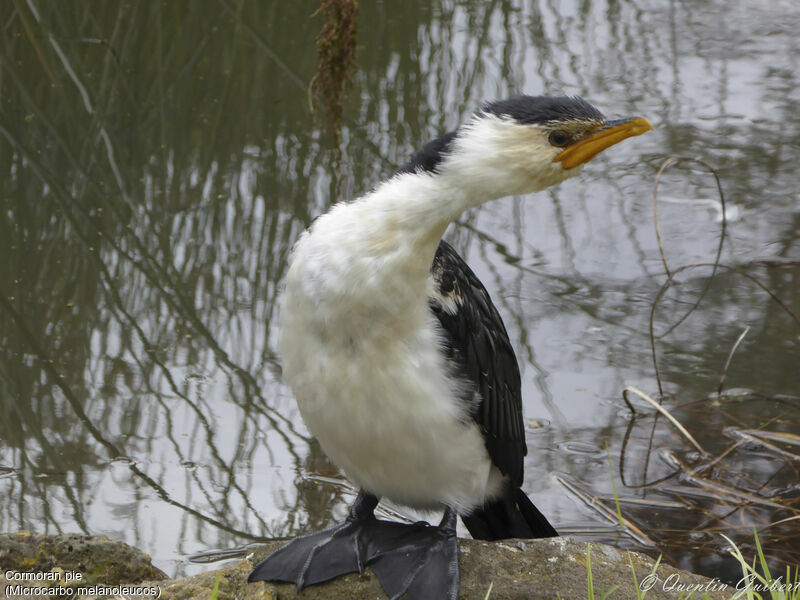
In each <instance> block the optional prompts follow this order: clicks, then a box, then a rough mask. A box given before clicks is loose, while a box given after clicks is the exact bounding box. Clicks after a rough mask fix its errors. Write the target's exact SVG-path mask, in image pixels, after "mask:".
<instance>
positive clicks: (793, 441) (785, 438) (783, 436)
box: [736, 429, 800, 446]
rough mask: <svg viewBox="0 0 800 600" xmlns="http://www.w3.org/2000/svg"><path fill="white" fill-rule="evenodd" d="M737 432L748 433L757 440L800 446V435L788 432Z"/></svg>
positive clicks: (745, 430)
mask: <svg viewBox="0 0 800 600" xmlns="http://www.w3.org/2000/svg"><path fill="white" fill-rule="evenodd" d="M736 431H737V433H738V432H742V433H748V434H750V435H753V436H755V437H757V438H761V439H766V440H771V441H773V442H780V443H782V444H789V445H790V446H800V435H797V434H796V433H787V432H786V431H762V430H758V429H756V430H754V429H737V430H736Z"/></svg>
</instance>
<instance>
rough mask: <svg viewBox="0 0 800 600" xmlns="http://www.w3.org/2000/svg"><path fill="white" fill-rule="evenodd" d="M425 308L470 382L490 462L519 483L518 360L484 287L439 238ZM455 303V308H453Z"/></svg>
mask: <svg viewBox="0 0 800 600" xmlns="http://www.w3.org/2000/svg"><path fill="white" fill-rule="evenodd" d="M431 275H432V276H433V281H434V286H435V287H436V291H437V292H438V294H439V295H440V296H441V298H437V297H436V296H435V295H434V296H432V297H431V298H429V305H430V308H431V311H432V312H433V314H434V315H436V318H437V319H438V320H439V323H440V324H441V326H442V330H443V333H444V341H445V352H446V353H447V356H448V358H449V359H450V360H451V361H452V363H453V364H454V365H455V366H456V370H457V374H458V375H460V376H461V377H462V378H464V379H465V380H466V381H468V382H471V383H473V384H474V386H475V387H474V389H473V390H470V393H469V397H465V401H467V402H472V401H473V396H474V394H473V392H476V391H477V393H478V394H479V400H480V403H479V404H478V403H473V404H474V405H473V407H472V417H473V419H475V422H476V423H478V425H479V426H480V428H481V431H482V432H483V437H484V440H485V441H486V449H487V450H488V451H489V457H490V458H491V459H492V462H493V463H494V464H495V465H496V466H497V467H498V468H499V469H500V471H501V472H502V473H503V474H504V475H506V476H507V477H508V478H509V479H510V480H511V482H512V483H513V484H514V485H515V486H517V487H519V486H520V485H522V479H523V464H522V460H523V457H524V456H525V455H526V454H527V453H528V448H527V446H526V444H525V429H524V425H523V423H522V389H521V384H520V376H519V365H518V364H517V357H516V356H515V355H514V350H513V349H512V347H511V342H510V341H509V339H508V333H506V328H505V326H504V325H503V320H502V319H501V318H500V314H499V313H498V312H497V309H496V308H495V307H494V304H492V300H491V298H490V297H489V293H488V292H487V291H486V288H484V287H483V284H482V283H481V282H480V280H478V278H477V277H476V276H475V273H473V272H472V269H470V268H469V266H467V263H465V262H464V260H463V259H462V258H461V257H460V256H459V255H458V253H457V252H456V251H455V250H454V249H453V247H452V246H450V244H448V243H447V242H445V241H444V240H442V242H441V243H440V244H439V248H438V249H437V251H436V256H435V257H434V259H433V265H432V266H431ZM454 308H455V310H453V309H454Z"/></svg>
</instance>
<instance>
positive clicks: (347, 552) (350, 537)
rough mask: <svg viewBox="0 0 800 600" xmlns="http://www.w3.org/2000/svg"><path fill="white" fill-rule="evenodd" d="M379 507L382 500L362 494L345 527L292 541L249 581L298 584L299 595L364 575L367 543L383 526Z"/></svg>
mask: <svg viewBox="0 0 800 600" xmlns="http://www.w3.org/2000/svg"><path fill="white" fill-rule="evenodd" d="M377 504H378V498H376V497H375V496H373V495H372V494H370V493H369V492H366V491H364V490H363V489H362V490H360V491H359V493H358V497H357V498H356V501H355V502H354V503H353V505H352V506H351V507H350V513H349V515H348V516H347V519H346V520H345V522H344V523H342V524H341V525H338V526H336V527H332V528H330V529H326V530H324V531H320V532H317V533H312V534H310V535H306V536H303V537H299V538H297V539H295V540H292V541H291V542H289V543H288V544H286V545H285V546H283V547H282V548H279V549H278V550H276V551H275V552H273V553H272V554H270V555H269V556H268V557H267V558H265V559H264V560H262V561H261V562H260V563H258V564H257V565H256V566H255V568H254V569H253V571H252V572H251V573H250V576H249V577H248V578H247V580H248V581H289V582H294V583H296V584H297V589H298V591H299V590H302V589H303V588H304V587H306V586H309V585H314V584H315V583H322V582H323V581H328V580H329V579H333V578H334V577H338V576H339V575H345V574H347V573H353V572H355V571H358V572H359V573H360V572H361V571H362V570H363V569H364V565H365V564H366V563H367V560H368V558H369V557H368V556H367V554H366V549H367V542H366V540H367V539H372V538H374V537H375V532H374V531H373V529H375V527H376V526H377V525H378V523H379V521H378V520H377V519H376V518H375V515H374V512H373V511H374V510H375V507H376V506H377Z"/></svg>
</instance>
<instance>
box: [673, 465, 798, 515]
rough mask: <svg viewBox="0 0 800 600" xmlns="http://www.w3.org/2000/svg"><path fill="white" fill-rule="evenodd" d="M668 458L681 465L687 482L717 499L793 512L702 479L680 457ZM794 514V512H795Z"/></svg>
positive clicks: (764, 499)
mask: <svg viewBox="0 0 800 600" xmlns="http://www.w3.org/2000/svg"><path fill="white" fill-rule="evenodd" d="M666 457H667V458H668V459H669V461H670V463H672V464H676V465H679V466H680V468H681V469H682V470H683V472H684V476H685V480H686V481H688V482H689V483H692V484H694V485H696V486H698V487H701V488H704V489H706V490H708V491H709V492H711V493H712V496H713V497H714V498H716V499H720V500H721V499H724V498H727V499H728V500H731V501H738V502H739V503H741V501H742V500H743V501H745V502H747V503H750V504H753V505H756V506H768V507H770V508H777V509H786V510H792V511H793V509H792V508H790V507H788V506H784V505H782V504H778V503H776V502H772V501H771V500H769V499H768V498H764V497H763V496H758V495H757V494H751V493H750V492H745V491H742V490H740V489H739V488H736V487H733V486H730V485H727V484H724V483H721V482H719V481H712V480H710V479H706V478H705V477H700V476H698V475H696V474H695V473H694V471H692V469H690V468H689V466H688V465H686V463H684V462H683V461H682V460H681V459H680V458H678V456H677V455H676V454H675V453H674V452H672V451H669V452H667V453H666ZM793 512H794V511H793Z"/></svg>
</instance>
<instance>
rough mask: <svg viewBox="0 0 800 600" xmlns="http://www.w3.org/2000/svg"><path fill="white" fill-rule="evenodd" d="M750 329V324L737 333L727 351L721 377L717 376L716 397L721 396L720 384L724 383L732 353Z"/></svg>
mask: <svg viewBox="0 0 800 600" xmlns="http://www.w3.org/2000/svg"><path fill="white" fill-rule="evenodd" d="M749 331H750V326H749V325H748V326H747V327H745V328H744V331H742V333H740V334H739V337H738V338H736V342H734V344H733V348H731V351H730V352H729V353H728V360H726V361H725V366H724V367H722V377H720V378H719V386H717V398H720V397H721V396H722V386H723V385H725V379H726V378H727V377H728V367H730V366H731V360H733V354H734V352H736V349H737V348H738V347H739V344H741V343H742V340H743V339H744V336H746V335H747V334H748V332H749Z"/></svg>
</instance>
